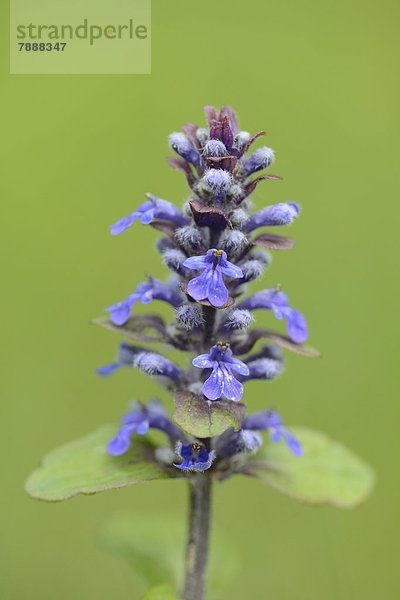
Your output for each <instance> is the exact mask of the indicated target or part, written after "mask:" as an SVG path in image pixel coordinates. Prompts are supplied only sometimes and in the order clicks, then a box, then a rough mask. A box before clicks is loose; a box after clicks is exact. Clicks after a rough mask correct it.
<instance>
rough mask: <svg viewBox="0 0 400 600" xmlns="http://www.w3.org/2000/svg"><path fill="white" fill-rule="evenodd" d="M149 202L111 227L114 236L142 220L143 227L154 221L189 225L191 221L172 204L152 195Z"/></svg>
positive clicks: (149, 196) (149, 195)
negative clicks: (159, 220)
mask: <svg viewBox="0 0 400 600" xmlns="http://www.w3.org/2000/svg"><path fill="white" fill-rule="evenodd" d="M148 198H149V199H148V200H146V202H143V204H141V205H140V206H139V208H138V209H137V210H135V211H134V212H133V213H131V214H130V215H128V216H127V217H123V218H122V219H120V220H119V221H117V222H116V223H114V224H113V225H111V227H110V232H111V234H112V235H118V234H120V233H122V232H123V231H125V229H128V228H129V227H131V226H132V225H133V223H134V222H135V221H137V220H138V219H140V222H141V223H142V224H143V225H149V223H151V222H152V221H153V220H154V219H161V220H163V221H171V222H172V223H173V224H174V225H177V226H182V225H187V223H188V222H189V219H188V218H187V217H185V215H184V214H183V213H182V212H181V211H180V210H179V208H177V207H176V206H174V205H173V204H171V202H168V201H167V200H162V199H161V198H157V197H156V196H153V195H152V194H148Z"/></svg>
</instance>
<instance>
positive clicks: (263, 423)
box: [242, 410, 303, 456]
mask: <svg viewBox="0 0 400 600" xmlns="http://www.w3.org/2000/svg"><path fill="white" fill-rule="evenodd" d="M242 427H243V428H244V429H249V430H259V431H268V432H269V434H270V437H271V441H272V442H280V441H281V440H284V441H285V442H286V445H287V447H288V448H289V450H290V451H291V452H292V453H293V454H294V455H295V456H301V455H302V454H303V448H302V445H301V443H300V442H299V440H298V439H297V438H296V437H295V436H294V435H293V433H292V432H291V431H290V430H289V429H287V428H286V427H284V426H283V425H282V419H281V417H280V415H279V414H278V413H277V412H275V411H274V410H264V411H261V412H259V413H255V414H253V415H249V416H248V417H246V418H245V419H244V421H243V423H242Z"/></svg>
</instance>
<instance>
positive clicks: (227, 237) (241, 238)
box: [221, 229, 249, 254]
mask: <svg viewBox="0 0 400 600" xmlns="http://www.w3.org/2000/svg"><path fill="white" fill-rule="evenodd" d="M221 242H222V246H223V249H224V250H226V251H227V252H228V253H233V254H237V253H238V252H241V251H242V250H244V249H245V248H246V246H248V244H249V240H248V239H247V236H246V235H245V234H244V233H243V232H242V231H240V230H238V229H233V230H231V231H229V230H228V231H226V232H225V234H224V236H223V238H222V240H221Z"/></svg>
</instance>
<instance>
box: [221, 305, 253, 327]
mask: <svg viewBox="0 0 400 600" xmlns="http://www.w3.org/2000/svg"><path fill="white" fill-rule="evenodd" d="M252 321H254V317H253V315H252V314H251V312H250V311H248V310H246V309H245V308H236V309H235V310H233V311H232V312H231V313H230V314H229V315H228V318H227V320H226V322H225V328H226V329H239V330H243V329H247V328H248V327H249V325H250V323H251V322H252Z"/></svg>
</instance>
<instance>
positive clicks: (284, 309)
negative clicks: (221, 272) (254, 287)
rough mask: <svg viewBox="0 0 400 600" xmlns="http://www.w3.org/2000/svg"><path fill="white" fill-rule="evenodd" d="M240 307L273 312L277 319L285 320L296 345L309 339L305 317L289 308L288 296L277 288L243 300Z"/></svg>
mask: <svg viewBox="0 0 400 600" xmlns="http://www.w3.org/2000/svg"><path fill="white" fill-rule="evenodd" d="M239 307H240V308H246V309H247V310H258V309H267V310H272V312H273V313H274V316H275V318H277V319H279V320H280V319H285V321H286V326H287V331H288V334H289V336H290V338H291V339H292V340H293V341H294V342H295V343H296V344H302V343H303V342H305V341H306V339H307V337H308V328H307V322H306V320H305V317H304V316H303V315H302V314H301V313H300V312H298V311H297V310H294V308H292V307H291V306H289V299H288V297H287V296H286V294H284V293H283V292H281V291H280V290H278V289H276V288H271V289H268V290H263V291H261V292H257V293H256V294H254V295H253V296H250V297H249V298H246V299H245V300H243V302H241V303H240V305H239Z"/></svg>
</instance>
